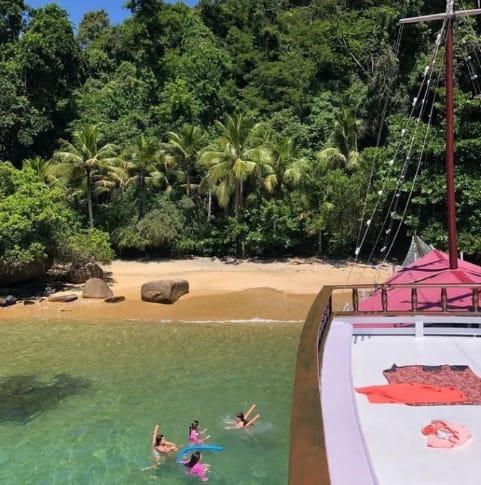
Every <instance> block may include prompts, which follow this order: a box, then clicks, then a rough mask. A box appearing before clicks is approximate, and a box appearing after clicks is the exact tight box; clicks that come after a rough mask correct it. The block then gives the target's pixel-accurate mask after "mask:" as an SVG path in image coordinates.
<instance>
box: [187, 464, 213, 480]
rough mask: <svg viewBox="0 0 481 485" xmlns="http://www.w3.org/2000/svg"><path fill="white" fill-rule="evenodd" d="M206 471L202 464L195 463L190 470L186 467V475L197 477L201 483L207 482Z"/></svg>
mask: <svg viewBox="0 0 481 485" xmlns="http://www.w3.org/2000/svg"><path fill="white" fill-rule="evenodd" d="M206 473H207V469H206V467H205V466H204V465H203V464H202V463H196V464H195V465H194V466H193V467H192V468H189V467H187V474H188V475H191V476H193V477H197V478H199V479H200V481H201V482H207V480H208V478H207V475H206Z"/></svg>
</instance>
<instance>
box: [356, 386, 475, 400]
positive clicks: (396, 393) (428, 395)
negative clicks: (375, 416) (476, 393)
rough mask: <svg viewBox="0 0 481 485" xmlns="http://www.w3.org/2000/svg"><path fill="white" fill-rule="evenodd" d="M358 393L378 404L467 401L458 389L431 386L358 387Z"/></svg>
mask: <svg viewBox="0 0 481 485" xmlns="http://www.w3.org/2000/svg"><path fill="white" fill-rule="evenodd" d="M356 391H357V392H359V393H360V394H366V396H367V398H368V399H369V402H370V403H376V404H384V403H395V404H459V403H462V402H463V401H465V400H466V396H465V395H464V393H462V392H461V391H459V390H458V389H454V388H453V387H439V386H431V385H429V384H413V383H401V384H387V385H382V386H368V387H356Z"/></svg>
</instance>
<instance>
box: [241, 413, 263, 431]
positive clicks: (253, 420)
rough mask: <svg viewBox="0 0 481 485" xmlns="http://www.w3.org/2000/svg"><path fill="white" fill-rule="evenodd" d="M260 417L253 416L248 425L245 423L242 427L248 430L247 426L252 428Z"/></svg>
mask: <svg viewBox="0 0 481 485" xmlns="http://www.w3.org/2000/svg"><path fill="white" fill-rule="evenodd" d="M260 417H261V415H260V414H258V415H257V416H254V417H253V418H252V419H251V420H250V421H249V422H248V423H246V425H245V426H244V428H248V427H249V426H252V425H253V424H255V422H256V421H257V420H259V419H260Z"/></svg>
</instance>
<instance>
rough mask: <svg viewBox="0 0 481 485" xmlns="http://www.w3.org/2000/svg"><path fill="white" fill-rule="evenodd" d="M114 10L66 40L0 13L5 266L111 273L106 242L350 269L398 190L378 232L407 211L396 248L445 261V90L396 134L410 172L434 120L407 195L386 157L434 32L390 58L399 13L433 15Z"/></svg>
mask: <svg viewBox="0 0 481 485" xmlns="http://www.w3.org/2000/svg"><path fill="white" fill-rule="evenodd" d="M27 3H28V2H27ZM341 3H342V6H341V5H340V4H341ZM465 3H466V2H465ZM466 6H467V7H470V6H471V7H474V6H476V2H474V1H471V2H469V1H468V2H467V5H466ZM127 7H128V8H129V9H130V12H131V16H130V17H129V18H128V19H127V20H125V21H124V22H122V23H119V24H116V25H113V24H112V23H111V22H110V20H109V17H108V14H107V13H106V12H104V11H102V10H99V11H93V12H88V13H87V14H86V15H85V16H84V18H83V20H82V21H81V23H80V25H79V26H78V29H74V27H73V26H72V25H71V23H70V21H69V18H68V14H67V12H66V11H64V10H63V9H61V8H60V7H59V6H58V5H56V4H51V5H47V6H45V7H42V8H30V7H28V5H27V4H26V3H25V2H24V0H12V1H9V2H0V14H1V15H0V46H1V49H0V160H3V162H1V163H0V169H1V171H2V172H1V173H2V177H1V179H0V194H1V199H0V257H1V258H2V260H4V261H8V262H10V263H11V264H22V262H26V261H29V260H32V259H42V258H47V257H48V258H64V259H65V258H66V259H68V258H77V259H85V258H88V257H90V256H91V255H92V254H93V253H95V254H96V257H98V258H100V259H104V260H105V259H109V258H110V257H111V252H110V251H111V250H110V248H109V244H111V245H112V248H113V249H114V250H115V251H116V253H117V254H119V255H121V256H122V255H127V254H128V255H131V256H140V255H145V254H147V255H167V256H168V255H176V256H177V255H183V254H198V255H219V256H223V255H227V254H229V255H236V256H246V257H247V256H258V257H263V256H286V255H294V254H299V255H309V254H320V255H322V256H334V257H345V256H352V255H353V254H354V251H355V249H356V246H357V245H358V242H359V227H360V224H361V222H362V221H364V224H366V217H367V216H366V217H363V214H364V215H366V214H371V213H372V214H373V215H372V217H371V216H370V217H371V218H370V219H369V231H368V233H367V235H366V238H365V239H364V243H365V246H366V247H373V246H374V244H375V243H376V238H377V235H378V234H379V233H382V234H385V227H383V226H384V224H383V223H384V215H385V214H386V213H388V212H389V210H390V209H389V208H390V203H391V199H392V197H393V196H394V195H395V192H394V191H395V190H396V187H397V185H399V184H400V192H399V194H400V195H399V196H398V198H396V200H397V202H396V209H395V210H391V212H392V213H393V214H394V216H393V217H392V219H393V220H392V221H391V222H392V223H393V224H395V223H396V221H400V220H401V217H400V216H399V214H402V212H403V211H402V209H403V207H404V204H405V203H406V201H407V200H410V201H411V204H410V206H409V208H408V210H407V212H406V214H405V217H404V218H403V219H402V224H401V227H400V231H399V238H398V244H396V247H395V252H396V251H397V252H398V253H399V254H401V253H402V252H403V245H405V244H406V242H407V241H408V238H409V236H410V234H411V233H413V232H415V231H416V232H418V233H419V234H420V235H421V236H422V237H424V238H425V239H426V241H427V242H429V243H431V244H435V245H436V246H438V247H440V248H444V247H445V246H446V242H447V241H446V236H445V234H446V231H445V227H444V224H445V220H444V219H445V216H444V214H445V209H444V207H445V200H444V178H443V170H444V168H443V167H444V160H443V158H444V155H443V150H444V146H443V135H442V131H443V128H444V124H443V107H442V101H443V97H442V93H441V91H440V90H438V91H439V92H438V94H439V96H438V99H437V102H436V104H435V105H434V107H433V112H432V116H431V117H428V114H427V111H426V114H425V115H424V116H423V117H421V119H420V122H419V124H418V125H417V128H416V130H415V131H408V133H407V135H408V136H410V135H412V136H413V140H414V144H413V153H412V159H413V160H414V159H416V158H417V157H419V156H420V154H421V149H420V147H421V145H422V144H423V130H424V129H425V128H426V127H427V123H428V122H429V121H431V122H432V130H431V132H430V134H429V136H428V137H427V139H426V146H425V150H424V158H423V163H422V164H421V165H420V169H419V173H418V174H417V183H416V185H415V187H414V189H413V193H412V195H411V194H410V192H411V189H412V187H411V180H412V179H413V177H414V175H415V173H416V171H415V164H411V165H409V166H407V168H406V169H405V167H404V160H405V159H406V149H407V148H406V144H401V145H400V144H399V140H400V139H402V137H403V136H404V135H403V134H404V133H405V132H404V131H403V130H405V129H406V126H409V124H410V122H409V118H408V116H409V113H410V111H411V108H412V100H413V98H414V97H415V96H416V95H417V90H418V88H419V82H420V79H422V77H423V73H424V70H425V66H426V65H428V64H429V62H430V57H429V56H430V53H431V48H430V46H431V45H432V44H433V43H434V41H435V39H436V34H437V29H438V28H439V25H437V24H436V23H432V24H429V25H409V26H406V27H405V29H404V33H403V37H402V39H401V40H402V42H401V44H400V46H401V47H400V50H399V51H397V48H396V42H397V35H398V31H399V30H398V20H399V17H400V15H401V13H404V14H405V15H421V14H426V13H432V12H433V10H435V9H436V8H438V9H441V10H442V9H443V8H444V4H443V2H441V1H439V2H438V1H436V2H425V1H423V0H419V1H413V2H404V1H401V0H394V1H388V0H380V1H376V2H373V1H367V0H361V1H355V2H353V1H347V2H335V1H330V0H328V1H326V0H312V1H309V2H307V1H293V0H292V1H291V0H282V1H275V2H274V1H266V0H263V1H260V0H200V1H199V2H198V4H197V6H196V7H194V8H189V7H187V6H186V5H184V4H182V3H175V4H172V3H167V2H163V1H161V0H135V1H134V0H132V1H129V2H127ZM472 27H473V26H472V25H471V26H470V25H468V24H466V23H465V22H461V21H460V22H459V23H458V29H457V36H458V37H459V38H460V40H463V39H464V40H466V43H465V44H461V43H459V44H458V45H459V46H464V47H463V48H461V47H458V51H457V54H456V55H457V57H458V59H457V61H458V62H457V77H458V86H457V89H456V93H457V99H456V106H457V113H456V115H457V118H456V131H457V183H458V204H459V207H458V224H459V233H460V237H459V239H460V248H461V249H462V250H464V251H465V252H466V253H467V254H468V255H470V256H471V257H474V258H480V256H481V224H480V221H481V217H480V216H481V213H480V210H481V209H480V207H481V186H480V182H479V180H481V177H480V175H481V169H480V165H479V153H480V152H481V141H480V140H481V100H480V99H479V98H476V97H474V96H473V95H474V94H479V93H477V88H476V85H475V84H474V85H473V84H472V83H471V81H472V79H471V78H472V73H471V74H469V71H468V70H467V66H464V65H463V62H465V57H466V55H465V54H466V53H468V52H469V53H472V56H473V57H472V58H473V60H475V59H477V57H476V52H477V51H476V49H479V42H478V41H479V40H480V39H479V38H478V37H477V36H476V35H475V34H474V33H473V32H474V31H473V30H472ZM474 27H475V28H476V30H477V31H479V29H477V27H476V25H474ZM475 67H476V66H475ZM478 67H480V68H481V66H478ZM478 74H481V73H478ZM430 92H431V95H433V94H434V83H433V84H432V85H431V90H430ZM387 99H389V102H387ZM431 100H432V97H431ZM431 102H432V101H431ZM431 102H430V103H431ZM429 108H431V104H430V105H429ZM406 139H407V137H406ZM398 154H400V156H398ZM390 160H394V161H393V162H391V163H389V161H390ZM368 186H369V187H370V195H369V196H368V197H367V198H365V194H366V189H367V187H368ZM374 209H376V210H374ZM364 227H366V226H364ZM393 229H394V230H395V229H396V227H395V225H394V226H393ZM394 230H393V232H394ZM381 239H383V238H381ZM381 245H382V241H381V242H380V243H379V246H378V248H379V247H380V246H381ZM86 248H87V250H86ZM89 248H91V250H89ZM368 253H369V251H368ZM366 255H368V254H366ZM393 255H395V254H393ZM377 256H379V253H378V254H377Z"/></svg>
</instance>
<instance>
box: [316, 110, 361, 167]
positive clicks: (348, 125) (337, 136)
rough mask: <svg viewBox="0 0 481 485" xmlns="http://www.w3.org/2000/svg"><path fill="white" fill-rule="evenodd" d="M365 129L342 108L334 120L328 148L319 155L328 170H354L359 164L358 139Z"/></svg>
mask: <svg viewBox="0 0 481 485" xmlns="http://www.w3.org/2000/svg"><path fill="white" fill-rule="evenodd" d="M362 131H363V128H362V123H361V121H360V120H357V119H356V118H355V116H354V115H353V114H352V113H351V112H350V111H349V110H348V109H346V108H342V109H341V110H340V111H339V112H338V113H337V115H336V117H335V119H334V126H333V129H332V133H331V136H330V138H329V142H328V146H327V147H326V148H325V149H324V150H321V151H320V152H319V154H318V158H319V161H320V162H321V163H323V164H324V165H325V166H326V168H327V167H332V168H343V169H345V170H347V171H349V172H350V171H352V170H354V169H355V168H356V167H357V165H358V163H359V151H358V145H357V142H358V138H359V136H360V135H361V134H362Z"/></svg>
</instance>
